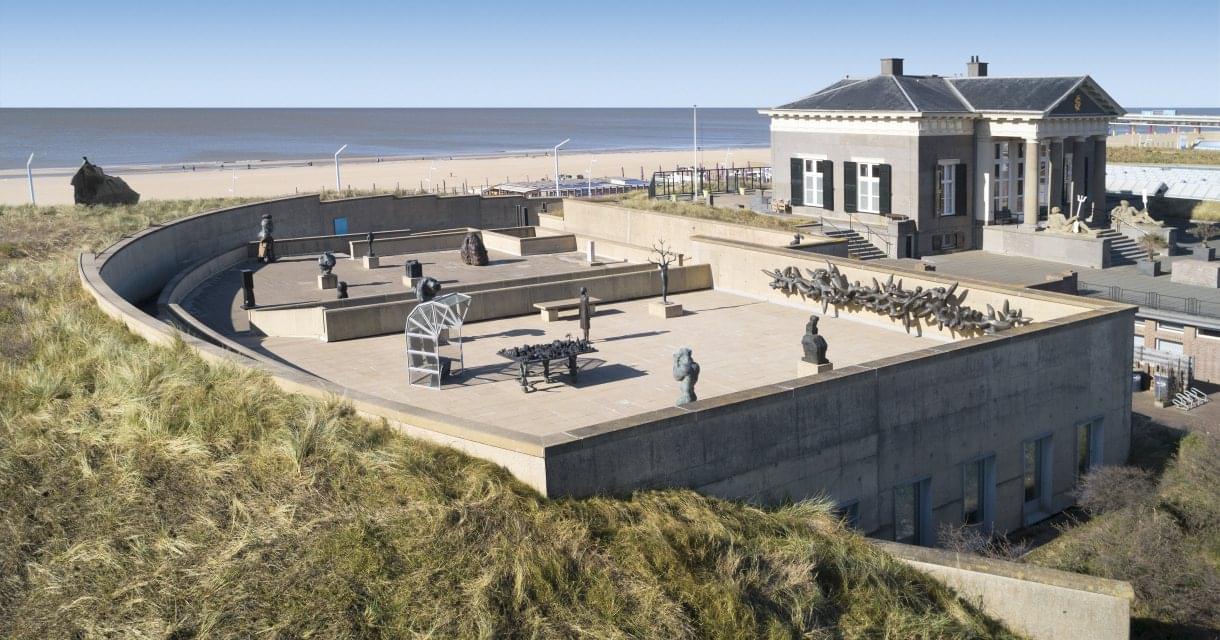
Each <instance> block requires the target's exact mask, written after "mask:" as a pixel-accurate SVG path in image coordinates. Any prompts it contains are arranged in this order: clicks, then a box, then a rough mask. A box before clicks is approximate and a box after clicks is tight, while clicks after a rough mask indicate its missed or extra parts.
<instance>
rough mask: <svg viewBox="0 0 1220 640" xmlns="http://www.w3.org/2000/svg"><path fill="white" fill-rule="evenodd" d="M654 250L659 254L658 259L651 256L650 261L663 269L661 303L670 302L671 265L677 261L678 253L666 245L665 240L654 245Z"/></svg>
mask: <svg viewBox="0 0 1220 640" xmlns="http://www.w3.org/2000/svg"><path fill="white" fill-rule="evenodd" d="M652 251H653V253H655V254H657V259H656V260H653V259H652V258H649V259H648V261H649V262H651V263H652V264H655V265H657V267H659V268H660V269H661V304H669V265H671V264H673V263H674V262H677V260H678V254H677V253H675V252H674V250H673V249H672V248H671V247H667V246H665V241H664V240H661V241H659V242H658V243H657V244H654V245H652Z"/></svg>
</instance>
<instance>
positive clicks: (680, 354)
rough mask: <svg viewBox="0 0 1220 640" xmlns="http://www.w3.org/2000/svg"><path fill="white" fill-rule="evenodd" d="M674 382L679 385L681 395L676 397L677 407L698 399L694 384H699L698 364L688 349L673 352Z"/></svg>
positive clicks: (683, 348)
mask: <svg viewBox="0 0 1220 640" xmlns="http://www.w3.org/2000/svg"><path fill="white" fill-rule="evenodd" d="M674 380H677V381H678V382H679V383H681V387H682V395H680V396H678V402H677V405H678V406H682V405H684V404H690V403H692V402H694V401H696V400H698V399H699V397H698V396H696V395H695V383H696V382H699V363H698V362H695V359H694V358H693V357H692V356H691V352H690V348H689V347H682V348H680V349H678V350H677V351H675V352H674Z"/></svg>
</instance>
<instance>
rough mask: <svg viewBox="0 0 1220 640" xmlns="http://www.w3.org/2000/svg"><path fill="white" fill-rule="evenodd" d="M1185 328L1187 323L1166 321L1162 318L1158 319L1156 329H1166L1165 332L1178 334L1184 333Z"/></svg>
mask: <svg viewBox="0 0 1220 640" xmlns="http://www.w3.org/2000/svg"><path fill="white" fill-rule="evenodd" d="M1185 328H1186V325H1184V324H1181V323H1178V322H1164V321H1161V320H1157V321H1156V330H1157V331H1164V332H1165V333H1176V334H1177V335H1182V332H1183V330H1184V329H1185Z"/></svg>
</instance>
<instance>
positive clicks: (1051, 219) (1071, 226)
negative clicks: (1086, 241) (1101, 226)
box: [1046, 207, 1092, 233]
mask: <svg viewBox="0 0 1220 640" xmlns="http://www.w3.org/2000/svg"><path fill="white" fill-rule="evenodd" d="M1091 219H1092V217H1091V216H1090V220H1091ZM1088 229H1089V228H1088V227H1087V226H1085V225H1084V223H1082V222H1081V221H1080V214H1076V215H1073V216H1071V217H1068V216H1065V215H1063V210H1062V209H1060V208H1059V207H1051V212H1050V214H1048V215H1047V216H1046V230H1047V231H1051V232H1053V233H1084V232H1085V231H1088Z"/></svg>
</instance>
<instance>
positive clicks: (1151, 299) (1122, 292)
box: [1077, 280, 1220, 318]
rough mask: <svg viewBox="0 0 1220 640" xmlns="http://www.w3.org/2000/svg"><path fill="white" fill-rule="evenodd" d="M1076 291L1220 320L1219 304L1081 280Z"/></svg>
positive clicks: (1151, 307)
mask: <svg viewBox="0 0 1220 640" xmlns="http://www.w3.org/2000/svg"><path fill="white" fill-rule="evenodd" d="M1077 290H1078V291H1081V292H1082V294H1081V295H1096V296H1098V297H1101V298H1105V299H1107V300H1113V301H1115V302H1124V303H1126V304H1134V305H1139V306H1141V307H1148V308H1150V309H1158V310H1161V311H1176V312H1178V313H1184V314H1186V315H1188V316H1203V317H1208V318H1220V302H1212V301H1209V300H1200V299H1198V298H1183V297H1179V296H1169V295H1165V294H1162V293H1157V292H1156V291H1142V290H1138V289H1125V288H1123V287H1120V286H1118V285H1111V284H1098V283H1095V282H1085V281H1083V280H1081V281H1079V282H1078V283H1077ZM1086 290H1093V291H1095V292H1096V293H1095V294H1085V293H1083V292H1084V291H1086Z"/></svg>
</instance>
